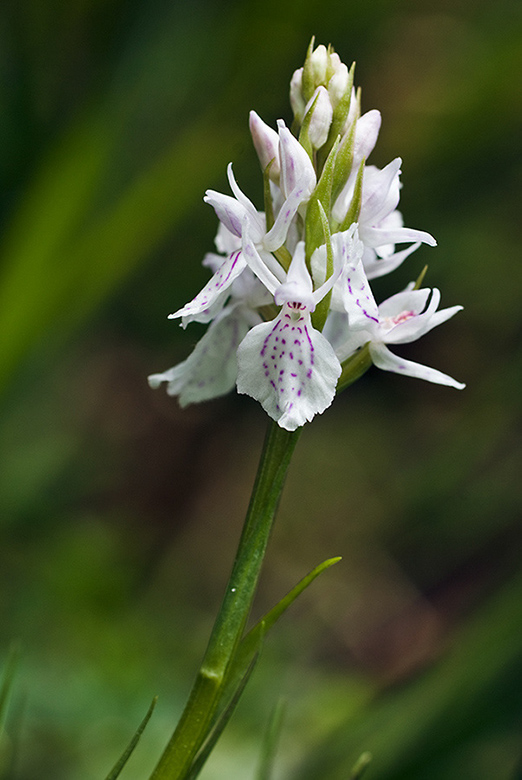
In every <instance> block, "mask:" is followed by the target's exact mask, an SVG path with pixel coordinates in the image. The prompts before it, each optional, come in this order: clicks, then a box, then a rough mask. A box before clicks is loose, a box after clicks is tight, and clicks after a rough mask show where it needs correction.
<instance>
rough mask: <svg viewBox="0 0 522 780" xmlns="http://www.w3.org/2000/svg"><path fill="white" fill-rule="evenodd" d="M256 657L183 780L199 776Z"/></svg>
mask: <svg viewBox="0 0 522 780" xmlns="http://www.w3.org/2000/svg"><path fill="white" fill-rule="evenodd" d="M258 658H259V652H257V653H256V654H255V655H254V657H253V659H252V661H251V663H250V666H249V667H248V669H247V670H246V672H245V674H244V675H243V677H242V679H241V680H240V681H239V685H238V686H237V687H236V689H235V691H233V693H232V695H231V696H230V698H229V700H228V701H227V702H226V704H225V705H224V707H223V709H222V711H221V712H220V714H219V716H218V717H217V719H216V721H215V723H214V726H213V728H212V730H211V732H210V734H209V736H208V737H207V740H206V741H205V743H204V744H203V746H202V748H201V750H200V751H199V753H198V754H197V756H196V757H195V759H194V762H193V764H192V765H191V767H190V770H189V771H188V773H187V775H186V776H185V777H184V778H183V780H195V778H196V777H198V776H199V773H200V772H201V770H202V769H203V767H204V765H205V763H206V761H207V759H208V757H209V756H210V754H211V753H212V751H213V750H214V747H215V745H216V743H217V741H218V739H219V738H220V736H221V734H222V733H223V731H224V729H225V727H226V725H227V723H228V721H229V720H230V718H231V717H232V714H233V712H234V710H235V709H236V706H237V704H238V702H239V699H240V698H241V696H242V694H243V691H244V690H245V687H246V684H247V682H248V681H249V679H250V677H251V675H252V672H253V671H254V668H255V666H256V664H257V661H258Z"/></svg>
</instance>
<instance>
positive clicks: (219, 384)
mask: <svg viewBox="0 0 522 780" xmlns="http://www.w3.org/2000/svg"><path fill="white" fill-rule="evenodd" d="M249 328H250V322H249V318H248V317H246V316H245V313H244V312H243V311H242V309H241V307H237V306H234V307H228V308H227V309H224V310H223V312H222V313H221V316H219V317H218V318H216V319H215V320H214V322H213V323H212V324H211V325H210V327H209V328H208V330H207V332H206V333H205V335H204V336H203V338H201V339H200V340H199V341H198V343H197V344H196V346H195V348H194V350H193V352H192V353H191V354H190V355H189V357H188V358H187V359H186V360H184V361H183V362H182V363H179V364H178V365H177V366H174V368H170V369H169V370H168V371H165V372H163V373H162V374H152V375H151V376H149V384H150V386H151V387H153V388H157V387H159V386H160V384H161V383H162V382H167V393H168V394H169V395H177V396H179V403H180V405H181V406H187V405H188V404H192V403H198V402H199V401H208V400H209V399H210V398H217V397H218V396H220V395H225V393H228V392H230V390H232V389H233V387H234V384H235V381H236V376H237V359H236V352H237V348H238V346H239V344H240V342H241V340H242V339H243V337H244V336H245V334H246V333H247V332H248V330H249Z"/></svg>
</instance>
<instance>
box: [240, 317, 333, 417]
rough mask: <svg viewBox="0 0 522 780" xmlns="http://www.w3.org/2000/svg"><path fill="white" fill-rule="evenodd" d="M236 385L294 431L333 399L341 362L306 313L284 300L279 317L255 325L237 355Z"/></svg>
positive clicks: (270, 414)
mask: <svg viewBox="0 0 522 780" xmlns="http://www.w3.org/2000/svg"><path fill="white" fill-rule="evenodd" d="M237 357H238V378H237V389H238V392H239V393H245V394H247V395H250V396H252V398H255V399H256V400H257V401H259V402H260V403H261V405H262V407H263V409H264V410H265V411H266V412H267V414H268V415H269V416H270V417H271V418H272V419H273V420H276V422H277V423H278V424H279V425H280V426H281V427H282V428H285V429H286V430H289V431H293V430H295V429H296V428H299V427H300V426H301V425H304V424H305V422H307V421H310V420H311V419H312V418H313V417H314V415H316V414H321V412H323V411H324V410H325V409H326V408H327V407H328V406H330V404H331V403H332V401H333V398H334V396H335V389H336V385H337V380H338V378H339V376H340V374H341V365H340V363H339V360H338V359H337V357H336V355H335V352H334V350H333V348H332V346H331V345H330V343H329V342H328V341H327V340H326V338H325V337H324V336H323V335H322V333H319V331H316V330H315V329H314V328H313V327H312V326H311V323H310V315H309V313H308V312H306V310H305V311H301V310H300V309H299V308H294V307H293V306H292V305H291V304H285V305H284V306H283V309H282V310H281V313H280V315H279V316H278V317H277V319H275V320H273V321H272V322H264V323H261V324H260V325H257V326H256V327H255V328H253V329H252V330H251V331H250V332H249V333H247V335H246V336H245V338H244V339H243V341H242V342H241V344H240V346H239V349H238V353H237Z"/></svg>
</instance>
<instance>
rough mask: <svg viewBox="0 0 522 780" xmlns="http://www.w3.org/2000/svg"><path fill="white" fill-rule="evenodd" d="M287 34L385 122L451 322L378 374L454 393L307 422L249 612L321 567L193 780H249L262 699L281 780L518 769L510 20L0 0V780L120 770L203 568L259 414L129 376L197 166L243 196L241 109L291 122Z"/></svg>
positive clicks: (432, 13) (329, 8) (515, 138)
mask: <svg viewBox="0 0 522 780" xmlns="http://www.w3.org/2000/svg"><path fill="white" fill-rule="evenodd" d="M312 34H315V36H316V40H317V41H318V42H323V43H328V42H331V43H332V44H333V45H334V47H335V49H336V50H337V51H338V52H339V54H340V55H341V58H342V59H343V60H344V61H345V62H347V63H350V62H351V61H352V60H353V59H355V60H356V61H357V70H356V82H357V84H358V85H360V86H361V87H362V89H363V109H364V110H368V109H370V108H379V109H380V110H381V112H382V114H383V127H382V130H381V136H380V140H379V143H378V145H377V148H376V150H375V152H374V153H373V155H372V158H371V162H373V163H374V164H376V165H379V166H383V165H385V164H386V163H387V162H389V161H390V160H391V159H392V158H393V157H396V156H399V155H400V156H402V157H403V161H404V162H403V176H402V180H403V183H404V190H403V193H402V198H401V210H402V211H403V213H404V215H405V221H406V224H407V225H408V226H411V227H415V228H419V229H424V230H428V231H430V232H431V233H433V234H434V235H435V236H436V238H437V239H438V242H439V246H438V248H437V249H435V250H430V249H428V248H425V247H423V248H421V249H420V250H419V251H418V252H416V253H415V254H414V255H413V256H412V257H411V258H410V259H409V260H408V261H407V262H406V263H405V264H404V266H403V267H401V269H399V270H398V271H397V272H396V273H395V274H393V275H392V276H391V277H387V278H386V279H383V280H379V282H378V283H376V285H375V289H376V294H377V297H378V298H379V299H381V298H383V297H386V296H387V295H389V294H391V293H393V292H395V291H397V290H398V289H400V288H401V287H403V286H404V285H405V284H406V283H407V282H408V281H410V280H411V279H413V278H415V277H416V276H417V275H418V273H419V272H420V270H421V268H422V267H423V265H424V264H425V263H429V272H428V277H427V282H428V284H429V285H431V286H437V287H440V288H441V289H442V301H443V305H453V304H456V303H461V304H463V305H464V307H465V310H464V312H463V313H461V314H459V315H458V317H456V318H455V319H454V320H452V321H451V322H450V323H448V324H446V325H444V327H442V328H440V329H438V330H437V331H436V332H434V333H432V334H430V335H429V336H427V337H425V338H424V339H423V340H422V341H421V342H420V343H416V344H413V345H411V346H408V347H406V348H405V350H404V354H407V356H408V357H410V358H412V359H416V360H419V361H420V362H423V363H426V364H428V365H433V366H436V367H437V368H439V369H441V370H443V371H445V372H447V373H449V374H451V375H452V376H455V377H456V378H457V379H459V380H461V381H465V382H467V385H468V387H467V389H466V390H465V391H463V392H461V393H457V392H456V391H453V390H450V389H448V388H441V387H437V386H432V385H428V384H426V383H422V382H418V381H416V380H408V379H404V378H400V377H396V376H393V375H389V374H384V373H383V372H378V371H377V370H372V371H370V372H369V373H368V374H367V375H366V376H365V377H364V378H363V379H362V380H361V381H360V382H359V383H357V385H355V386H354V387H353V388H352V389H350V390H348V391H346V392H345V393H344V394H343V395H342V396H341V397H340V398H338V399H337V400H336V402H335V404H334V406H333V407H332V408H331V409H330V410H328V411H327V412H326V413H325V414H324V415H323V416H322V417H320V418H318V419H317V420H316V421H314V424H313V426H309V427H308V428H307V429H305V432H304V435H303V437H302V439H301V441H300V443H299V447H298V451H297V453H296V456H295V462H294V464H293V466H292V469H291V475H290V478H289V481H288V485H287V489H286V493H285V496H284V500H283V502H282V506H281V511H280V517H279V520H278V523H277V525H276V531H275V533H274V537H273V540H272V543H271V546H270V549H269V555H268V560H267V564H266V568H265V570H264V574H263V579H262V583H261V587H260V591H259V596H258V600H257V605H256V615H257V614H261V613H262V611H264V610H265V609H268V608H269V607H271V606H272V604H273V603H274V602H275V601H277V600H278V599H279V598H280V597H281V596H282V595H283V594H284V593H285V592H286V591H287V590H288V589H289V588H290V587H291V586H293V585H294V583H295V582H296V581H297V580H298V579H299V578H300V577H301V576H303V575H304V574H305V573H306V572H307V571H308V570H309V569H311V568H312V567H313V566H314V565H315V564H317V563H318V562H319V561H320V560H322V559H323V558H326V557H330V556H332V555H342V556H343V561H342V563H340V564H339V565H337V566H336V567H335V568H334V569H332V570H331V571H329V572H327V573H326V574H325V575H323V577H322V578H321V579H320V580H319V581H318V582H316V583H315V584H314V586H313V587H312V588H311V589H310V591H308V592H307V593H306V594H305V595H304V596H303V597H302V598H301V600H300V602H299V603H298V604H297V605H295V606H294V607H293V608H292V610H291V612H290V613H289V614H288V615H287V616H285V619H284V620H283V621H282V622H281V624H280V625H278V627H277V628H276V629H275V630H274V632H273V633H272V635H271V636H270V637H269V639H268V641H267V644H266V647H265V649H264V654H263V658H262V659H261V662H260V664H259V666H258V669H257V670H256V673H255V675H254V678H253V680H252V683H251V685H250V687H249V688H248V689H247V692H246V694H245V696H244V698H243V700H242V702H241V705H240V709H239V711H238V713H237V714H236V716H235V717H234V719H233V721H232V723H231V725H230V729H229V731H228V733H226V734H225V736H224V737H223V740H222V742H221V744H220V746H219V748H218V750H217V752H216V754H215V756H214V757H213V758H212V759H211V761H210V763H209V764H208V766H207V767H206V768H205V770H204V773H203V775H202V777H203V778H204V780H224V779H225V778H228V779H229V780H236V778H237V780H243V779H244V778H253V777H254V772H255V768H256V764H257V761H258V753H259V741H260V739H259V735H260V733H261V732H262V730H263V729H264V727H265V724H266V722H267V719H268V717H269V714H270V712H271V710H272V707H273V706H274V703H275V702H276V700H277V698H278V697H279V695H281V694H282V695H283V696H284V697H285V698H286V699H287V700H288V715H287V719H286V724H285V728H284V730H283V733H282V736H281V748H280V763H279V769H278V771H279V774H278V775H277V778H292V780H320V779H321V778H327V780H330V779H332V780H340V779H341V778H344V779H345V780H346V778H348V776H349V770H350V767H351V766H352V765H353V763H354V762H355V760H356V759H357V757H358V755H359V754H360V753H361V752H362V751H363V750H369V751H371V752H372V753H373V755H374V760H373V763H372V764H371V767H370V768H369V769H368V771H367V774H366V775H365V777H368V780H414V779H415V780H442V779H443V778H444V780H448V779H449V780H451V779H452V778H458V779H459V780H468V779H469V780H472V778H473V780H486V779H487V780H506V779H507V778H520V777H522V763H521V753H522V523H521V519H522V518H521V512H520V506H521V498H522V479H521V466H522V446H521V404H520V397H521V394H520V386H521V383H522V350H521V335H522V334H521V317H520V311H521V306H520V298H521V292H522V263H521V259H520V251H519V248H518V246H517V239H518V238H519V225H520V213H521V199H520V194H521V183H522V155H521V133H520V128H521V122H522V92H521V89H520V73H521V71H522V4H521V3H520V2H519V1H518V0H497V2H495V3H491V2H489V0H488V2H486V1H485V0H451V2H450V0H432V1H431V2H430V0H420V2H419V1H418V0H417V1H414V0H409V1H407V0H396V2H392V0H373V2H371V3H369V2H362V1H361V0H353V2H340V1H339V2H338V1H336V0H322V2H313V1H312V0H291V1H289V2H284V0H283V2H281V0H263V2H258V1H257V0H228V1H227V2H218V0H191V1H190V2H189V1H188V0H187V2H181V1H178V2H176V0H171V1H170V2H166V0H69V2H67V3H65V2H61V1H60V0H45V2H41V0H7V2H4V3H3V4H2V5H1V7H0V139H1V143H0V169H1V175H0V180H1V182H2V187H1V194H0V198H1V200H0V208H1V231H0V258H1V259H0V334H1V336H0V343H1V350H0V385H1V395H0V464H1V466H0V534H1V546H0V582H1V601H0V607H1V613H0V615H1V619H0V661H2V660H4V661H5V658H6V657H7V653H8V649H9V646H10V644H11V642H12V641H13V640H17V641H19V643H20V645H21V648H22V653H21V663H20V666H19V671H18V675H17V679H16V685H15V690H14V695H13V698H12V703H11V707H10V712H9V719H8V723H7V733H6V735H4V737H3V741H2V744H1V756H2V769H1V772H2V773H3V774H1V775H0V776H1V777H2V778H4V779H6V778H16V780H40V779H42V780H44V779H45V780H47V778H53V780H62V779H63V780H91V779H92V780H98V779H99V778H103V777H104V776H105V775H106V774H107V772H108V771H109V769H110V767H111V766H112V764H113V763H114V762H115V761H116V759H117V757H118V755H119V753H120V752H121V751H122V749H123V747H124V746H125V744H126V743H127V741H128V740H129V738H130V736H131V734H132V732H133V731H134V729H135V728H136V727H137V725H138V723H139V721H140V720H141V718H142V717H143V715H144V714H145V712H146V710H147V707H148V705H149V703H150V700H151V699H152V697H153V695H154V694H156V693H157V694H159V696H160V700H159V704H158V706H157V709H156V712H155V713H154V715H153V717H152V720H151V721H150V723H149V726H148V728H147V730H146V732H145V735H144V737H143V740H142V742H141V743H140V745H139V747H138V749H137V750H136V752H135V754H134V756H133V757H132V759H131V761H130V762H129V764H128V766H127V768H126V769H125V771H124V773H123V774H122V778H124V780H132V779H133V778H135V779H136V780H141V779H142V778H146V777H148V775H149V773H150V771H151V770H152V767H153V765H154V763H155V760H156V758H157V756H158V754H159V751H160V750H161V749H162V748H163V746H164V744H165V742H166V740H167V739H168V736H169V735H170V731H171V729H172V727H173V725H174V721H175V718H176V716H177V714H178V713H179V710H180V708H181V706H182V704H183V701H184V697H185V696H186V694H187V691H188V688H189V685H190V682H191V679H192V675H193V674H194V672H195V670H196V668H197V664H198V662H199V660H200V657H201V654H202V651H203V648H204V645H205V642H206V638H207V636H208V632H209V629H210V626H211V622H212V619H213V616H214V614H215V612H216V609H217V606H218V603H219V599H220V595H221V591H222V588H223V587H224V583H225V579H226V576H227V573H228V570H229V566H230V564H231V560H232V557H233V553H234V548H235V544H236V539H237V536H238V533H239V529H240V526H241V522H242V518H243V514H244V511H245V508H246V504H247V501H248V495H249V491H250V487H251V483H252V480H253V476H254V473H255V468H256V463H257V459H258V456H259V451H260V446H261V443H262V439H263V435H264V428H265V422H266V421H265V417H264V414H263V412H262V410H261V409H260V407H259V406H258V405H257V404H256V403H255V402H253V401H251V399H248V398H244V397H237V396H235V395H231V396H230V397H227V398H225V399H222V400H219V401H215V402H212V403H209V404H205V405H203V406H200V407H191V408H188V409H186V410H185V411H183V412H181V411H180V410H179V408H178V406H177V403H176V401H175V400H173V399H169V398H167V397H166V395H165V394H164V393H163V392H161V391H157V392H152V391H151V390H149V389H148V387H147V384H146V376H147V374H149V373H151V372H156V371H159V370H163V369H165V368H167V367H168V366H171V365H174V364H175V363H176V362H177V361H179V360H181V359H183V358H184V357H185V356H186V355H187V354H188V352H189V351H190V350H191V348H192V345H193V344H194V342H195V340H196V339H197V338H198V336H199V334H200V331H198V326H196V325H193V326H191V327H190V328H188V329H187V331H182V330H181V329H180V328H178V327H177V325H176V323H173V322H169V321H167V319H166V315H167V314H168V313H169V312H171V311H174V310H175V309H177V308H178V307H179V306H181V305H182V304H183V303H185V302H186V301H187V300H189V299H190V298H191V297H192V296H193V295H194V293H195V292H196V291H197V290H198V289H199V288H200V286H201V284H202V282H203V281H204V280H205V279H206V272H205V270H204V269H202V267H201V265H200V260H201V258H202V257H203V255H204V253H205V252H206V251H209V250H210V249H211V248H212V243H213V237H214V233H215V230H216V227H217V223H216V219H215V215H214V213H213V212H212V210H211V209H209V208H208V206H205V205H204V204H203V203H202V196H203V193H204V190H205V189H206V188H207V187H213V188H216V189H219V190H222V191H226V179H225V169H226V164H227V163H228V162H229V161H230V160H234V170H235V173H236V176H237V178H238V180H239V182H240V184H241V186H242V187H243V188H244V190H245V191H247V192H248V193H249V194H251V196H252V197H253V198H254V200H257V201H258V202H260V197H261V186H260V177H259V171H258V163H257V159H256V156H255V154H254V152H253V149H252V148H251V142H250V139H249V135H248V123H247V115H248V111H249V109H250V108H255V109H256V110H257V111H258V113H259V114H260V115H261V116H262V117H263V118H264V119H265V120H266V121H267V122H269V123H274V122H275V120H276V119H277V118H278V117H283V118H285V119H286V120H287V121H290V119H291V116H290V109H289V105H288V83H289V79H290V76H291V74H292V72H293V70H294V69H295V68H297V67H298V66H300V65H301V64H302V61H303V58H304V54H305V51H306V47H307V45H308V42H309V39H310V37H311V35H312Z"/></svg>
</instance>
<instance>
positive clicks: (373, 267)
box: [363, 242, 420, 279]
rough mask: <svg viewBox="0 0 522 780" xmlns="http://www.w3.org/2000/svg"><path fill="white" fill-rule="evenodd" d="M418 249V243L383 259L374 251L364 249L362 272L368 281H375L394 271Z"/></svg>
mask: <svg viewBox="0 0 522 780" xmlns="http://www.w3.org/2000/svg"><path fill="white" fill-rule="evenodd" d="M419 247H420V243H419V242H417V243H415V244H411V246H408V247H406V249H402V250H401V251H400V252H394V253H393V254H391V255H386V256H385V257H379V256H378V255H377V253H376V252H375V250H374V249H370V248H368V247H367V248H366V249H365V252H364V255H363V264H364V270H365V271H366V276H367V277H368V279H377V278H378V277H379V276H384V275H385V274H389V273H391V272H392V271H395V269H396V268H398V267H399V266H400V265H401V263H402V262H404V260H406V258H407V257H409V255H411V253H412V252H415V250H416V249H418V248H419Z"/></svg>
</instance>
